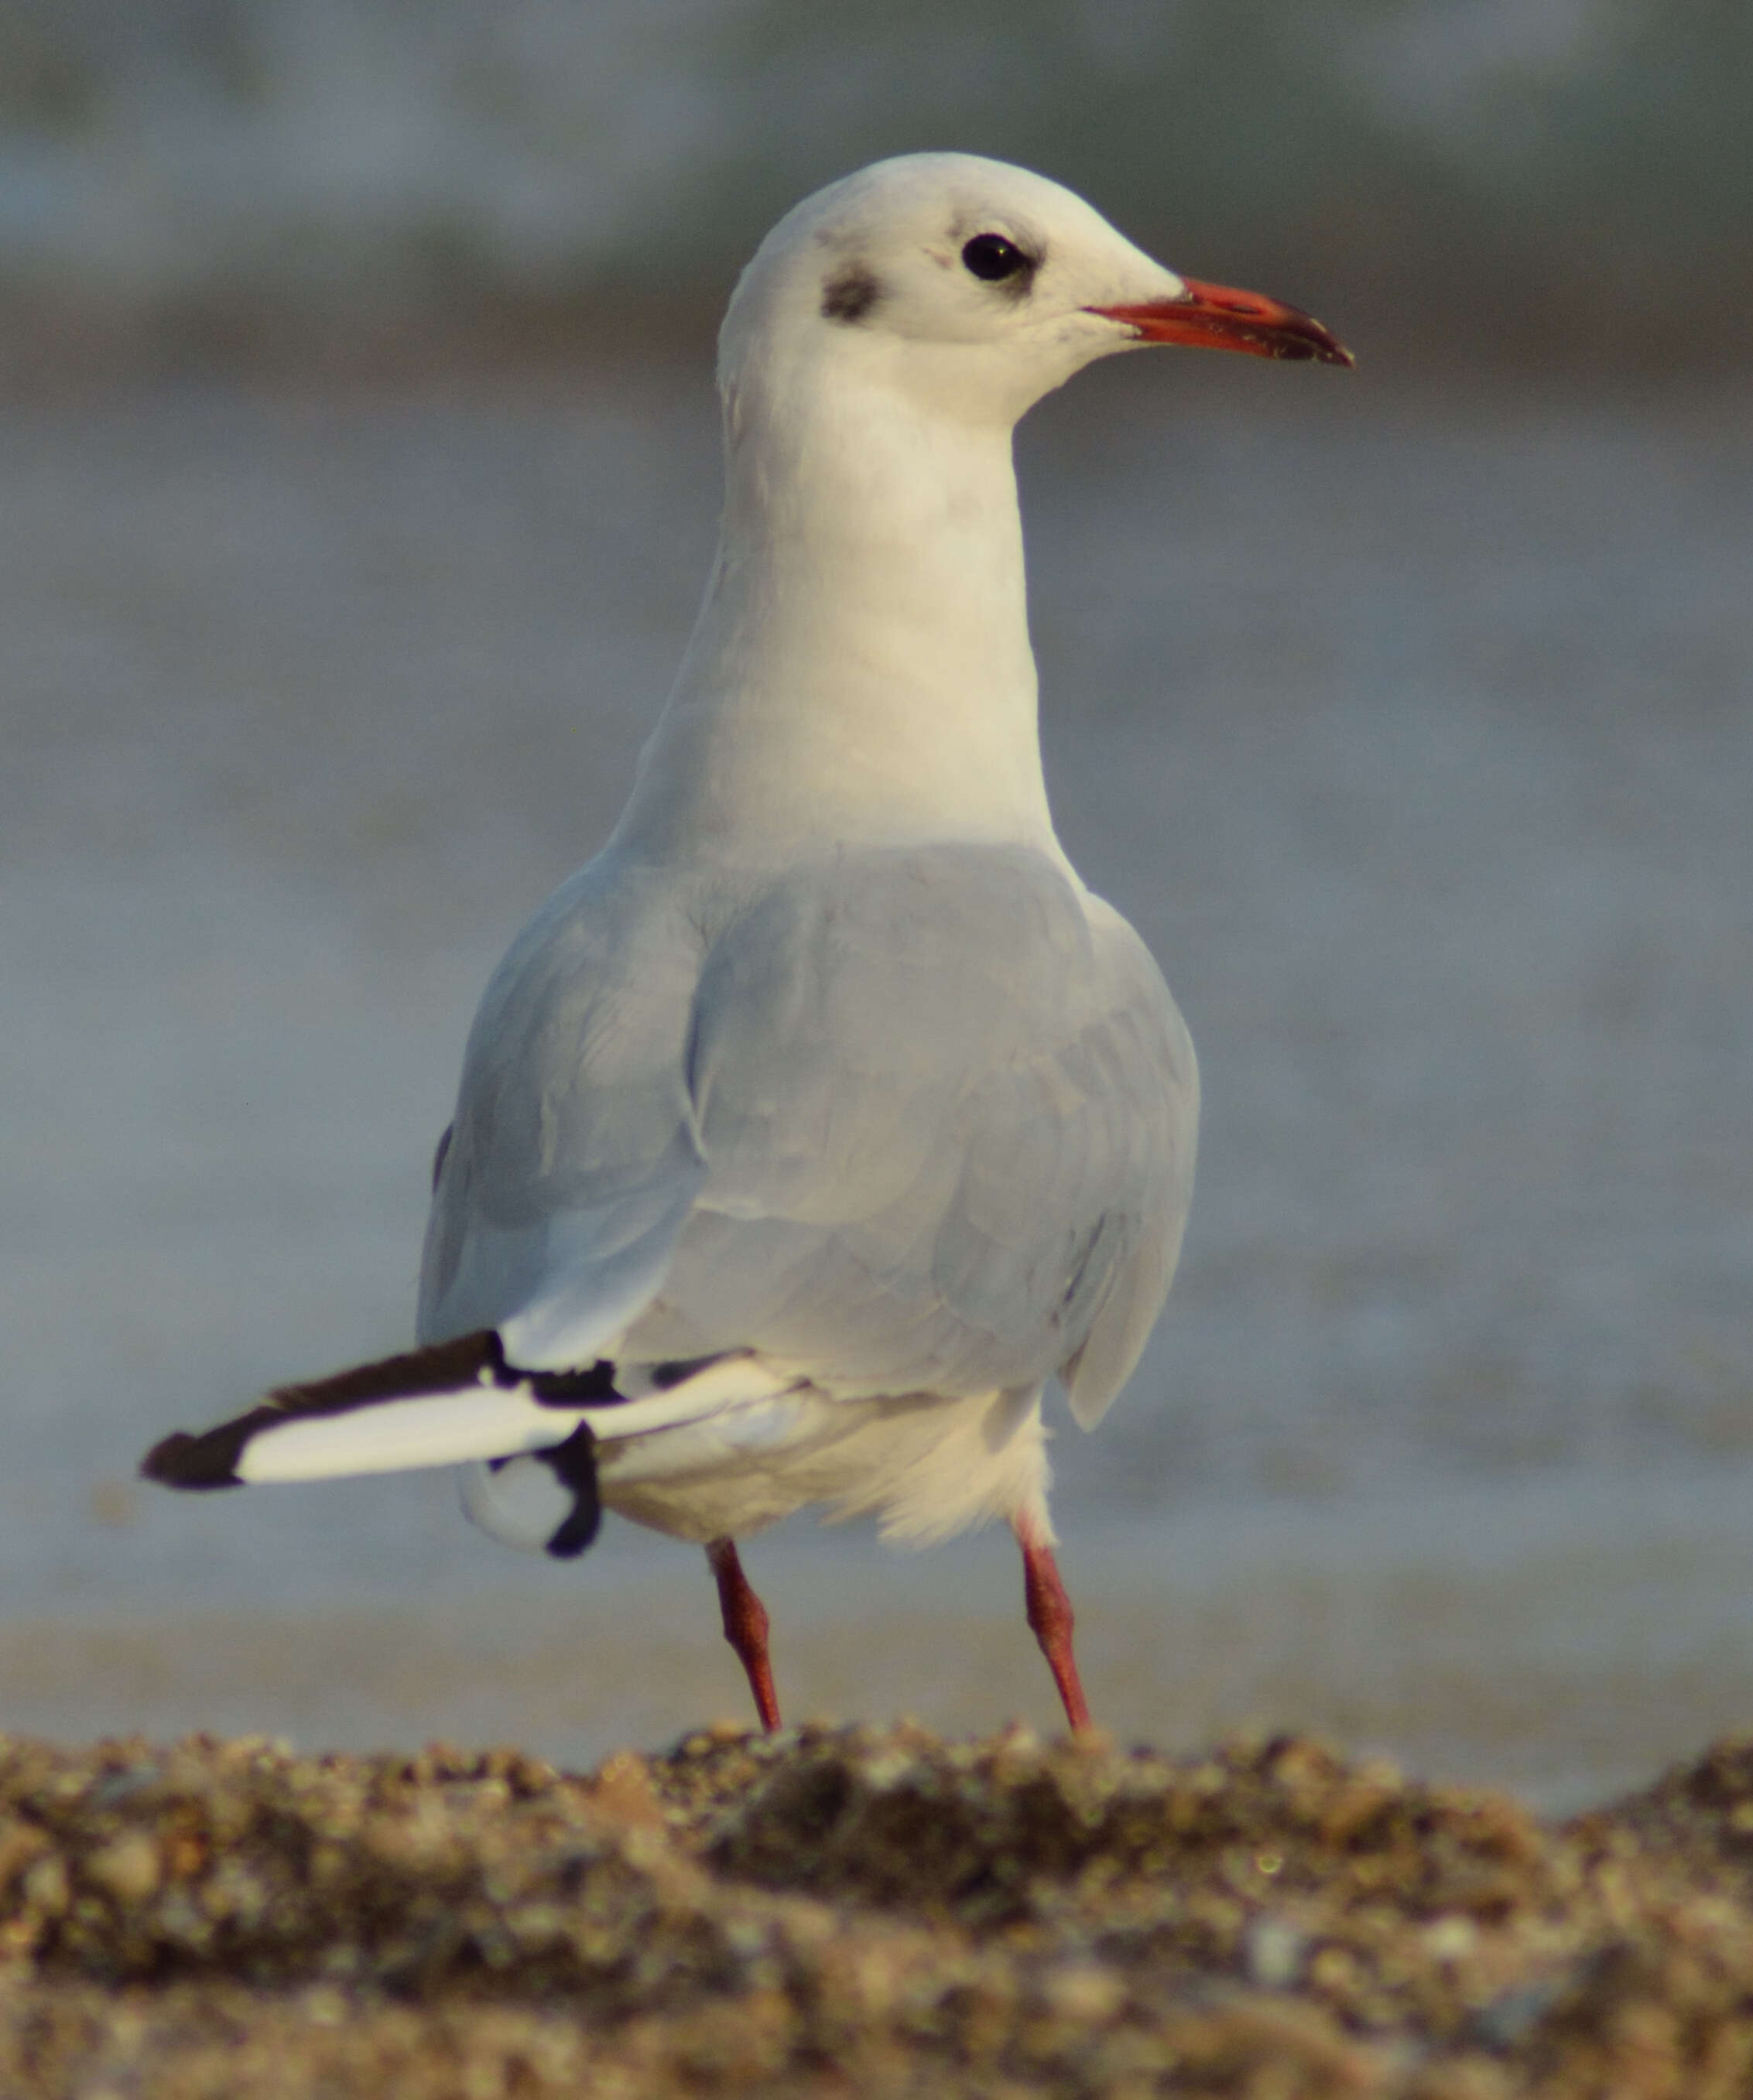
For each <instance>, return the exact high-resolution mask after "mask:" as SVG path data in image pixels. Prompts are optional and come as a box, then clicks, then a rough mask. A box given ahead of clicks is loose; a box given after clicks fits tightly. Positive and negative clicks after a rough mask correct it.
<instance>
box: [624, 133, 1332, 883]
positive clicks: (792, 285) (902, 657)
mask: <svg viewBox="0 0 1753 2100" xmlns="http://www.w3.org/2000/svg"><path fill="white" fill-rule="evenodd" d="M1151 342H1182V343H1194V344H1205V345H1208V346H1212V347H1216V348H1222V349H1230V350H1240V351H1247V352H1249V353H1251V354H1252V355H1256V356H1268V357H1280V358H1297V359H1310V358H1313V359H1317V360H1321V361H1322V362H1327V363H1347V362H1349V358H1348V357H1347V355H1346V353H1345V351H1343V350H1341V349H1340V346H1338V344H1337V343H1336V342H1334V340H1333V338H1332V337H1331V336H1330V335H1329V334H1328V333H1327V330H1326V329H1323V328H1322V327H1321V325H1320V324H1319V323H1318V322H1315V321H1312V320H1309V318H1308V316H1307V315H1303V314H1300V313H1299V312H1297V311H1296V310H1295V309H1294V308H1292V307H1285V306H1282V305H1280V304H1278V302H1276V301H1274V300H1269V299H1264V298H1259V297H1258V296H1257V295H1256V294H1253V293H1239V292H1233V291H1230V290H1227V289H1225V288H1223V287H1221V286H1217V285H1205V284H1201V283H1199V281H1197V280H1194V279H1190V278H1186V277H1183V276H1179V275H1177V273H1176V272H1175V271H1172V270H1170V269H1167V268H1165V267H1164V266H1163V265H1162V264H1161V263H1159V262H1154V261H1153V260H1152V259H1151V258H1150V256H1148V255H1146V254H1144V253H1143V251H1142V250H1141V249H1138V248H1136V247H1135V246H1133V244H1132V242H1130V241H1129V240H1127V239H1126V238H1125V237H1124V235H1122V234H1120V233H1119V232H1116V231H1115V228H1114V227H1111V226H1110V225H1109V223H1107V221H1106V219H1105V218H1102V216H1101V214H1099V213H1098V212H1097V211H1095V210H1093V209H1092V208H1091V206H1090V205H1087V204H1085V203H1084V201H1083V199H1082V198H1080V197H1078V196H1074V195H1073V194H1072V193H1071V192H1070V191H1069V190H1066V189H1062V188H1060V186H1059V185H1058V183H1053V182H1049V181H1048V180H1047V179H1045V177H1044V176H1041V175H1037V174H1031V173H1029V172H1028V170H1026V169H1022V168H1015V167H1010V166H1008V165H1005V163H1004V162H1002V161H987V160H982V159H978V158H977V157H974V156H972V155H969V154H963V153H916V154H909V155H907V156H905V157H902V158H899V159H896V160H891V161H878V162H877V163H876V165H873V166H872V167H868V168H865V169H863V170H860V171H859V173H858V174H853V175H849V176H847V177H846V178H845V179H844V180H842V181H841V182H837V183H832V184H831V185H830V186H829V187H828V188H826V189H824V190H821V191H819V192H817V193H816V194H815V196H811V197H808V198H806V200H805V201H803V202H802V203H801V204H800V205H797V207H796V208H795V209H794V210H792V211H790V212H788V214H786V216H785V217H784V218H783V219H781V220H780V221H779V224H778V225H777V226H776V227H774V229H773V231H772V232H771V233H770V234H769V235H768V236H767V237H766V240H764V241H763V242H762V244H761V246H760V248H759V249H758V250H757V253H756V254H755V256H754V258H753V261H752V262H750V263H749V265H748V268H747V269H746V270H745V271H744V273H743V276H742V279H741V280H740V283H739V284H738V285H737V288H736V291H735V295H734V297H733V298H732V299H731V306H730V311H729V312H728V313H727V315H726V318H725V322H724V327H723V330H722V334H721V337H720V345H719V360H718V379H719V387H720V391H721V393H722V397H723V401H724V412H725V439H726V494H725V511H724V521H723V532H722V540H721V544H720V549H719V554H718V561H717V562H716V564H715V566H714V568H713V578H712V582H711V585H710V586H709V590H708V593H707V598H706V603H705V605H704V607H703V609H702V611H701V614H700V622H699V624H698V626H697V627H696V629H695V634H694V637H693V641H692V642H691V646H690V647H689V650H688V652H687V658H686V660H685V661H684V663H683V664H682V671H681V674H680V677H679V678H678V682H677V686H676V689H675V691H674V694H673V696H672V699H671V701H670V704H669V708H668V710H667V711H666V712H665V716H664V718H663V720H662V721H661V722H660V725H659V726H658V729H657V731H656V735H654V737H653V739H652V740H651V744H650V745H649V746H648V747H647V752H646V754H645V757H644V760H643V761H642V767H641V773H640V779H639V783H638V790H637V792H636V793H635V795H634V800H633V801H632V803H631V805H629V809H628V811H627V814H626V815H625V818H624V819H623V822H622V825H621V827H620V832H618V833H617V842H618V843H619V844H620V845H625V846H628V847H631V848H632V849H634V850H636V851H637V852H638V853H639V854H642V856H646V857H652V858H664V859H669V858H678V857H685V858H695V859H698V858H701V857H703V856H704V857H709V858H716V857H728V858H732V859H735V860H739V861H742V860H747V859H749V858H756V859H762V858H767V857H768V856H769V855H771V854H775V853H778V854H788V853H790V852H793V851H796V850H797V849H800V848H801V847H803V846H806V845H810V844H811V843H826V842H828V841H830V840H841V841H843V840H849V839H853V838H859V839H864V840H876V839H887V840H893V841H900V840H906V839H910V838H921V837H931V838H943V837H947V836H962V837H984V838H1006V839H1011V840H1029V841H1030V842H1031V843H1034V844H1036V845H1042V846H1043V847H1045V848H1048V849H1051V850H1053V851H1054V852H1057V850H1058V849H1057V845H1055V843H1054V841H1053V832H1052V825H1051V822H1050V820H1049V815H1048V810H1047V798H1046V790H1045V787H1044V784H1043V782H1042V779H1041V770H1040V750H1039V743H1038V738H1037V734H1036V726H1035V704H1036V695H1035V663H1034V658H1033V655H1032V653H1031V649H1030V646H1029V637H1028V624H1027V607H1026V598H1025V590H1024V580H1023V562H1022V526H1021V521H1020V518H1019V517H1018V508H1017V492H1016V481H1015V476H1014V474H1013V469H1012V465H1011V456H1010V434H1011V430H1012V428H1013V426H1014V425H1015V423H1016V421H1017V420H1018V417H1021V416H1022V415H1023V414H1024V413H1025V412H1027V410H1028V409H1029V408H1031V407H1032V406H1033V404H1035V402H1036V401H1038V400H1040V398H1041V397H1042V396H1043V395H1045V394H1048V393H1050V392H1051V391H1052V390H1053V389H1054V388H1055V387H1057V386H1061V385H1062V384H1063V382H1065V381H1066V380H1067V379H1068V378H1070V377H1071V375H1072V374H1073V373H1075V372H1076V371H1077V370H1079V369H1080V368H1081V367H1082V366H1084V365H1085V364H1089V363H1091V362H1092V361H1093V360H1095V359H1097V358H1099V357H1106V356H1109V355H1112V354H1114V353H1115V352H1116V351H1124V350H1131V349H1136V348H1138V347H1140V346H1143V345H1145V344H1146V343H1151Z"/></svg>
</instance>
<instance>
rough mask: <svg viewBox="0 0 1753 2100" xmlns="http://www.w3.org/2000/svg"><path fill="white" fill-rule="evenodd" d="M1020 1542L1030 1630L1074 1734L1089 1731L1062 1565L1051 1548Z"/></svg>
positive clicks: (1025, 1539)
mask: <svg viewBox="0 0 1753 2100" xmlns="http://www.w3.org/2000/svg"><path fill="white" fill-rule="evenodd" d="M1017 1543H1018V1546H1021V1547H1022V1597H1023V1602H1024V1604H1025V1605H1026V1606H1027V1611H1028V1615H1029V1625H1030V1627H1031V1630H1032V1631H1033V1633H1034V1635H1035V1639H1036V1640H1038V1641H1039V1642H1040V1644H1041V1653H1042V1654H1043V1655H1044V1656H1045V1657H1046V1658H1047V1667H1048V1668H1049V1670H1051V1671H1052V1672H1053V1683H1055V1684H1057V1685H1058V1687H1059V1696H1060V1698H1061V1699H1062V1701H1064V1702H1065V1718H1066V1720H1067V1721H1068V1722H1070V1723H1071V1727H1072V1729H1073V1730H1074V1731H1075V1730H1077V1729H1080V1728H1087V1727H1088V1726H1089V1705H1088V1701H1086V1700H1085V1699H1084V1687H1083V1685H1082V1683H1080V1681H1079V1679H1078V1674H1077V1657H1076V1656H1075V1655H1074V1654H1073V1653H1072V1652H1071V1628H1072V1626H1073V1625H1074V1624H1075V1620H1074V1618H1073V1616H1072V1612H1071V1599H1070V1598H1069V1597H1068V1596H1066V1594H1065V1585H1064V1583H1063V1582H1061V1581H1060V1579H1059V1565H1058V1562H1057V1561H1056V1560H1054V1559H1053V1549H1052V1548H1051V1547H1050V1546H1042V1545H1040V1544H1039V1543H1037V1542H1036V1541H1035V1540H1034V1539H1032V1538H1030V1537H1028V1536H1027V1534H1026V1533H1023V1532H1021V1531H1019V1532H1018V1533H1017Z"/></svg>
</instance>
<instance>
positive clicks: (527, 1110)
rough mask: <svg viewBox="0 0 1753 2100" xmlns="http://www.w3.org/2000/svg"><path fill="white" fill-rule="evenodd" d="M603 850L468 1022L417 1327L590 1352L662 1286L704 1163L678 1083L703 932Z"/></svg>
mask: <svg viewBox="0 0 1753 2100" xmlns="http://www.w3.org/2000/svg"><path fill="white" fill-rule="evenodd" d="M684 902H685V900H683V899H682V898H678V897H677V896H676V895H675V894H674V893H673V892H672V891H670V890H669V889H666V887H665V885H660V884H657V883H656V882H653V881H651V880H642V879H641V878H640V877H639V876H638V875H637V874H633V875H629V872H628V871H626V870H625V869H624V868H620V867H616V864H615V863H614V862H612V861H611V860H609V859H607V858H605V859H603V860H599V861H597V862H592V864H591V865H590V866H589V867H587V868H585V869H584V870H583V871H581V873H580V874H579V875H577V876H574V877H573V878H572V881H571V882H569V883H567V885H564V886H563V888H562V889H560V890H559V892H558V893H556V894H555V895H554V898H551V899H550V902H548V903H547V904H546V905H545V907H543V909H542V910H541V912H539V913H538V914H537V915H536V918H535V919H534V920H532V922H531V924H529V926H528V927H527V928H526V929H525V930H524V932H523V933H522V934H521V935H520V936H519V938H518V940H517V941H516V942H515V943H514V945H513V946H512V948H511V951H510V953H509V954H508V955H507V956H506V960H505V961H504V962H503V963H502V964H501V965H500V967H499V969H498V970H497V973H495V975H494V977H493V980H492V983H491V984H490V985H489V986H488V990H487V993H486V995H485V997H484V999H483V1001H482V1004H481V1008H480V1012H479V1014H478V1015H477V1016H476V1018H475V1026H474V1028H473V1030H471V1032H470V1039H469V1047H468V1049H467V1052H466V1055H465V1057H464V1061H463V1075H462V1083H461V1089H460V1092H459V1094H458V1097H457V1114H456V1119H455V1122H454V1123H453V1127H452V1132H451V1136H450V1141H449V1143H448V1145H447V1146H446V1148H445V1149H444V1157H443V1158H442V1160H441V1162H440V1171H439V1176H438V1180H437V1186H436V1188H435V1192H434V1197H433V1203H432V1211H431V1220H430V1222H429V1224H428V1225H427V1229H426V1251H425V1255H424V1259H423V1260H422V1268H421V1280H420V1312H419V1321H418V1332H419V1337H420V1339H421V1340H422V1343H431V1342H439V1341H444V1340H447V1339H450V1338H451V1337H453V1336H455V1335H465V1334H468V1333H470V1332H472V1331H474V1330H477V1329H480V1328H484V1327H491V1328H496V1329H497V1330H498V1331H499V1333H500V1335H501V1338H502V1339H503V1341H504V1343H505V1346H506V1353H507V1355H508V1357H510V1359H511V1361H514V1362H516V1363H519V1364H523V1365H530V1366H536V1367H544V1368H546V1367H559V1366H563V1365H578V1364H586V1363H589V1361H592V1359H593V1358H594V1357H596V1356H598V1355H599V1354H601V1353H603V1352H605V1350H606V1349H607V1347H608V1346H609V1345H611V1344H612V1342H613V1341H614V1340H615V1339H616V1337H617V1336H618V1335H619V1334H620V1331H621V1330H623V1329H624V1328H625V1326H626V1324H627V1322H628V1321H629V1320H630V1319H632V1318H634V1317H635V1316H636V1315H637V1314H638V1312H639V1311H640V1310H641V1309H642V1307H643V1306H644V1305H645V1304H647V1302H648V1301H649V1300H650V1299H651V1295H652V1293H653V1292H654V1291H655V1290H656V1288H657V1286H658V1284H659V1283H660V1281H661V1280H662V1277H663V1276H664V1273H665V1269H666V1268H667V1266H668V1264H669V1258H670V1255H671V1251H672V1249H673V1245H674V1242H675V1238H676V1235H677V1233H678V1231H679V1229H681V1226H682V1222H683V1220H685V1219H686V1218H687V1215H688V1212H689V1211H690V1209H691V1207H692V1205H693V1202H694V1200H695V1196H696V1195H697V1193H698V1192H699V1190H700V1186H701V1185H702V1183H703V1182H704V1179H705V1166H704V1161H703V1159H702V1158H701V1156H700V1149H699V1146H698V1145H697V1143H696V1141H695V1129H694V1122H693V1111H692V1106H691V1103H690V1101H689V1100H688V1096H687V1088H686V1085H685V1072H684V1063H685V1052H686V1047H687V1036H688V1029H689V1023H690V1016H691V1011H692V1005H693V1000H694V996H695V990H696V987H697V985H698V982H699V975H700V936H699V933H698V931H697V929H696V928H695V925H694V924H693V923H692V922H691V920H690V918H689V916H688V915H687V911H686V910H685V908H684Z"/></svg>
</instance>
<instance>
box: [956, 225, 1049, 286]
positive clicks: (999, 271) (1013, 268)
mask: <svg viewBox="0 0 1753 2100" xmlns="http://www.w3.org/2000/svg"><path fill="white" fill-rule="evenodd" d="M962 264H963V267H965V269H967V270H969V271H971V272H972V273H973V275H974V276H976V277H978V278H980V279H982V280H983V281H984V282H985V283H987V284H988V285H996V284H998V283H999V282H1000V280H1002V279H1004V278H1005V277H1014V276H1016V275H1017V273H1018V271H1025V270H1032V269H1033V268H1034V267H1035V265H1034V264H1033V263H1032V262H1031V261H1030V260H1029V258H1028V257H1027V255H1025V254H1023V252H1022V249H1020V248H1019V247H1018V245H1017V244H1016V242H1015V241H1013V240H1005V236H1004V235H1003V234H1001V233H977V234H976V235H975V236H974V238H973V240H970V241H969V243H968V244H967V245H966V246H965V248H964V249H962Z"/></svg>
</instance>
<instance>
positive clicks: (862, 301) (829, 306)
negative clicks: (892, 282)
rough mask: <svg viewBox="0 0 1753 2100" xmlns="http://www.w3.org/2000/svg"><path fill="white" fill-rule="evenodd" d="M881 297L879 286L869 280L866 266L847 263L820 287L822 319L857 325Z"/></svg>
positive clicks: (871, 279) (857, 263)
mask: <svg viewBox="0 0 1753 2100" xmlns="http://www.w3.org/2000/svg"><path fill="white" fill-rule="evenodd" d="M881 297H882V286H881V285H879V284H878V283H877V281H876V278H875V277H874V276H872V274H871V271H870V267H869V265H868V264H867V263H863V262H848V263H847V264H846V266H845V267H844V268H842V269H839V270H837V271H835V272H834V274H833V276H832V277H830V278H829V279H828V282H827V283H826V284H825V285H823V287H822V318H823V320H829V321H849V322H850V321H861V320H863V319H864V318H865V317H866V315H868V313H869V312H870V311H871V309H872V307H874V306H875V305H876V302H877V301H878V300H879V299H880V298H881Z"/></svg>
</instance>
